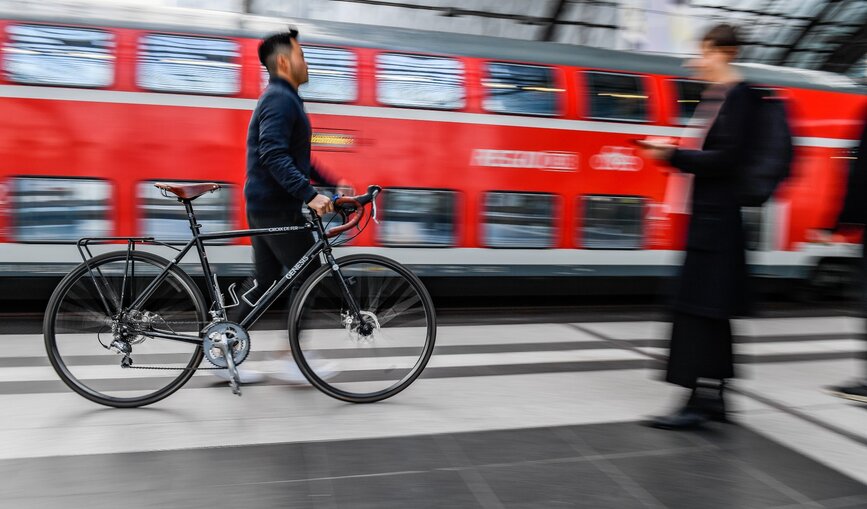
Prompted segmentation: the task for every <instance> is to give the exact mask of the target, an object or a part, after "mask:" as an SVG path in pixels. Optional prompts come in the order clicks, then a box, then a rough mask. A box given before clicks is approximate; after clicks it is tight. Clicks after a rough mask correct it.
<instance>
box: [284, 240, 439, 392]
mask: <svg viewBox="0 0 867 509" xmlns="http://www.w3.org/2000/svg"><path fill="white" fill-rule="evenodd" d="M337 266H338V268H339V269H338V271H335V270H334V268H333V267H332V266H329V265H326V266H323V267H321V268H320V269H319V270H317V271H316V272H315V273H314V274H313V275H312V276H310V278H308V279H307V280H306V281H305V282H304V284H303V285H302V286H301V288H300V289H299V291H298V294H297V298H296V299H295V301H294V302H293V304H292V309H291V311H290V314H289V341H290V345H291V347H292V355H293V356H294V357H295V361H296V362H297V363H298V367H299V368H300V369H301V371H302V373H304V376H306V377H307V379H308V380H310V383H312V384H313V385H314V386H315V387H316V388H317V389H319V390H321V391H322V392H324V393H325V394H328V395H329V396H332V397H334V398H337V399H340V400H343V401H349V402H351V403H371V402H374V401H381V400H383V399H386V398H389V397H391V396H394V395H395V394H397V393H399V392H400V391H402V390H404V389H405V388H407V387H408V386H409V385H410V384H411V383H412V382H413V381H414V380H415V379H416V378H418V376H419V375H420V374H421V372H422V370H424V368H425V366H426V365H427V362H428V360H429V359H430V356H431V353H433V349H434V341H435V339H436V316H435V313H434V307H433V302H432V301H431V298H430V295H429V294H428V292H427V290H426V289H425V287H424V285H423V284H422V282H421V281H420V280H419V279H418V278H417V277H416V276H415V275H414V274H413V273H412V272H411V271H410V270H409V269H407V268H406V267H404V266H403V265H401V264H399V263H397V262H396V261H394V260H391V259H389V258H385V257H382V256H375V255H352V256H346V257H343V258H340V259H338V260H337ZM347 292H348V293H349V295H351V298H352V299H353V300H354V301H355V303H356V304H357V306H358V309H359V310H360V316H361V320H358V318H357V317H355V316H353V315H354V313H353V312H352V308H353V306H352V304H351V303H350V301H349V300H348V299H347V297H346V294H347Z"/></svg>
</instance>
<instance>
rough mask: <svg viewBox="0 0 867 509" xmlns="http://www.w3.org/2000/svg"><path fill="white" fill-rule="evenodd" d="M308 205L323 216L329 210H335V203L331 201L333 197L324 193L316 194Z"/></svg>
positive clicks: (318, 214)
mask: <svg viewBox="0 0 867 509" xmlns="http://www.w3.org/2000/svg"><path fill="white" fill-rule="evenodd" d="M307 206H308V207H310V210H312V211H313V212H316V215H317V216H319V217H322V216H324V215H325V214H327V213H329V212H334V204H333V203H332V202H331V198H329V197H327V196H325V195H324V194H317V195H316V196H314V197H313V199H312V200H310V203H308V204H307Z"/></svg>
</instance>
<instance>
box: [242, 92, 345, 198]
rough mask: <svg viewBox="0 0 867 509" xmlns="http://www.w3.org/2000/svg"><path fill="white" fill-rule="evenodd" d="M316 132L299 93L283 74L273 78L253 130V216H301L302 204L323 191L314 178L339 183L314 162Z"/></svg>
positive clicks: (247, 192)
mask: <svg viewBox="0 0 867 509" xmlns="http://www.w3.org/2000/svg"><path fill="white" fill-rule="evenodd" d="M310 136H311V129H310V121H309V120H308V118H307V113H306V112H305V111H304V101H303V100H302V99H301V97H300V96H299V95H298V91H297V90H295V88H294V87H293V86H292V85H291V84H289V82H288V81H286V80H284V79H282V78H271V81H270V83H269V84H268V87H267V88H266V89H265V91H264V92H263V93H262V96H261V97H260V98H259V102H258V104H257V105H256V109H255V111H253V117H252V118H251V119H250V127H249V128H248V130H247V182H246V184H245V185H244V197H245V199H246V201H247V212H248V214H267V215H271V214H274V213H284V214H285V213H295V212H297V213H299V214H300V211H301V206H302V204H304V203H308V202H310V200H312V199H313V198H314V197H315V196H316V194H317V191H316V189H314V188H313V186H312V185H311V184H310V178H311V177H312V178H313V179H314V180H315V181H316V182H317V183H319V184H323V185H327V186H334V183H333V182H332V181H331V180H330V179H328V178H326V177H325V176H324V175H322V174H321V173H320V172H319V171H317V169H316V168H315V167H314V166H313V164H312V163H311V160H310ZM292 215H295V214H292Z"/></svg>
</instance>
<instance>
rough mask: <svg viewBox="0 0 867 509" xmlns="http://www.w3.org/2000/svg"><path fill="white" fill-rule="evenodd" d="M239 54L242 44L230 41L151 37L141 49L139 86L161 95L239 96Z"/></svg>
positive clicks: (180, 36) (142, 44) (167, 36)
mask: <svg viewBox="0 0 867 509" xmlns="http://www.w3.org/2000/svg"><path fill="white" fill-rule="evenodd" d="M239 54H240V53H239V47H238V44H237V43H235V42H234V41H230V40H227V39H210V38H204V37H189V36H184V35H168V34H148V35H145V36H144V37H142V39H141V44H140V47H139V56H138V58H139V69H138V77H137V82H138V85H139V86H140V87H142V88H144V89H147V90H154V91H157V92H178V93H187V94H213V95H231V94H237V93H238V92H239V91H240V90H241V65H240V64H239V63H238V56H239Z"/></svg>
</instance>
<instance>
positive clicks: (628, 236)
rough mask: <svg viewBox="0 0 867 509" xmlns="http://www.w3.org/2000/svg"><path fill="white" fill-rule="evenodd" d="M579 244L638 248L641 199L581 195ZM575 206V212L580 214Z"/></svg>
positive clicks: (642, 217) (639, 242)
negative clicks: (581, 210) (581, 219)
mask: <svg viewBox="0 0 867 509" xmlns="http://www.w3.org/2000/svg"><path fill="white" fill-rule="evenodd" d="M581 205H583V209H584V219H583V226H582V228H581V230H580V231H579V232H578V235H579V237H580V238H579V243H580V245H581V246H582V247H585V248H588V249H641V247H642V245H643V240H644V239H643V234H642V229H643V228H642V226H643V224H644V207H645V200H644V198H642V197H639V196H604V195H587V196H584V197H583V200H582V204H581ZM580 208H582V207H581V206H580V205H579V214H580Z"/></svg>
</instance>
